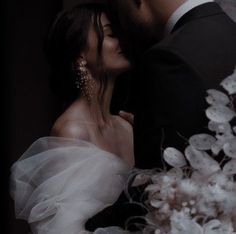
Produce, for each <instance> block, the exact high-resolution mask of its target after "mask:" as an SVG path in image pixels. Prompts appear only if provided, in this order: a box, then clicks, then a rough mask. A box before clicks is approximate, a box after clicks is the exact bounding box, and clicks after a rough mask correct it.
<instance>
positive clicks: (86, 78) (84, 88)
mask: <svg viewBox="0 0 236 234" xmlns="http://www.w3.org/2000/svg"><path fill="white" fill-rule="evenodd" d="M86 65H87V62H86V61H85V60H84V59H79V60H78V61H76V65H75V67H76V74H77V76H76V81H75V85H76V87H77V88H78V89H80V92H81V94H82V96H84V97H86V98H87V100H88V101H91V99H92V97H93V91H94V84H95V81H94V79H93V78H92V77H91V75H90V73H89V71H88V69H87V67H86Z"/></svg>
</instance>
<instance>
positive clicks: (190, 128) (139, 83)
mask: <svg viewBox="0 0 236 234" xmlns="http://www.w3.org/2000/svg"><path fill="white" fill-rule="evenodd" d="M235 65H236V24H235V23H234V22H233V21H232V20H231V19H230V18H229V17H228V16H227V15H226V14H225V13H224V12H223V11H222V9H221V8H220V7H219V6H218V5H217V4H216V3H206V4H203V5H200V6H198V7H196V8H194V9H192V10H191V11H189V12H188V13H186V14H185V15H184V16H183V17H182V18H181V19H180V20H179V21H178V22H177V24H176V26H175V27H174V29H173V31H172V32H171V34H170V35H168V36H167V37H165V39H163V40H162V41H161V42H160V43H157V44H156V45H154V46H153V47H152V48H150V49H149V50H148V51H147V52H146V53H145V54H144V55H143V57H142V59H141V60H140V61H139V64H137V66H136V69H135V74H136V75H134V79H133V83H132V84H131V87H132V88H133V89H134V90H135V93H134V95H133V97H132V98H131V100H132V101H131V102H130V104H131V108H132V109H134V114H135V121H134V144H135V158H136V166H137V167H139V168H154V167H162V160H161V150H162V148H164V147H167V146H174V147H177V148H179V149H183V148H184V147H185V144H186V139H188V137H189V136H191V135H193V134H195V133H199V132H206V130H207V129H206V128H207V119H206V117H205V108H206V107H207V105H206V102H205V96H206V90H207V89H209V88H219V84H220V82H221V80H222V79H223V78H225V77H226V76H228V75H230V74H231V73H232V72H233V70H234V68H235ZM184 138H186V139H184ZM135 193H136V199H137V200H139V198H138V192H137V191H136V192H135ZM124 202H125V198H124V195H122V196H121V197H120V199H119V201H118V202H117V203H116V204H115V205H114V206H113V207H109V208H107V209H106V210H105V211H104V212H101V213H100V214H98V215H97V216H96V217H94V218H93V219H91V220H89V222H88V223H87V227H88V228H89V229H94V228H95V227H98V226H107V225H120V226H123V225H124V223H125V220H126V218H127V217H129V216H134V215H136V214H138V213H139V214H141V213H142V211H141V213H140V210H139V209H138V207H135V206H134V205H126V204H125V203H124Z"/></svg>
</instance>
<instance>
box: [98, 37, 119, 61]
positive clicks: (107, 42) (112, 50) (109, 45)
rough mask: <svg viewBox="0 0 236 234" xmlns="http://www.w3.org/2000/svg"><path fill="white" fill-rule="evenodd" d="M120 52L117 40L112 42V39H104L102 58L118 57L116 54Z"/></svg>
mask: <svg viewBox="0 0 236 234" xmlns="http://www.w3.org/2000/svg"><path fill="white" fill-rule="evenodd" d="M119 50H120V47H119V43H118V40H115V39H114V40H113V39H112V38H111V39H110V38H109V39H104V42H103V51H102V53H103V57H104V58H105V57H106V56H108V55H109V56H116V55H118V52H119Z"/></svg>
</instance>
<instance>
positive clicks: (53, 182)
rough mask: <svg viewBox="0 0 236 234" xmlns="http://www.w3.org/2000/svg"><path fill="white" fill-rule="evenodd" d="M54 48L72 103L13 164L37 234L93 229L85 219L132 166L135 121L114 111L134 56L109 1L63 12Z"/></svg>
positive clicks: (59, 83) (22, 210)
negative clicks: (115, 27)
mask: <svg viewBox="0 0 236 234" xmlns="http://www.w3.org/2000/svg"><path fill="white" fill-rule="evenodd" d="M48 56H49V59H50V61H51V65H52V68H53V70H54V71H55V74H56V75H55V76H54V78H53V79H52V85H53V87H54V90H55V91H56V92H57V94H58V95H60V96H61V97H63V98H64V99H65V100H66V101H69V102H70V103H71V104H70V105H69V107H68V108H67V109H66V110H65V112H64V113H63V114H62V115H61V116H60V117H59V118H58V119H57V120H56V122H55V124H54V125H53V127H52V131H51V136H48V137H43V138H40V139H38V140H37V141H36V142H34V143H33V144H32V145H31V146H30V147H29V149H28V150H27V151H26V152H25V153H24V154H23V155H22V157H21V158H20V159H19V160H18V161H17V162H15V163H14V165H13V166H12V176H11V194H12V197H13V198H14V200H15V212H16V217H17V218H20V219H24V220H26V221H27V222H28V223H29V224H30V227H31V230H32V233H33V234H78V233H87V231H86V230H85V227H84V224H85V222H86V221H87V220H88V219H89V218H90V217H92V216H94V215H95V214H96V213H98V212H99V211H101V210H103V209H104V208H105V207H107V206H110V205H111V204H113V203H114V202H115V201H116V200H117V198H118V196H119V195H120V193H121V192H122V190H123V187H124V184H125V182H126V179H127V176H128V173H129V171H130V169H132V167H133V166H134V155H133V142H132V139H133V136H132V126H131V125H130V124H129V123H128V122H127V121H126V120H124V119H122V118H121V117H119V116H114V115H111V114H110V112H109V107H110V101H111V97H112V92H113V86H114V84H115V81H116V78H117V76H118V75H119V74H121V73H122V72H124V71H126V70H128V69H129V68H130V63H129V61H128V60H127V59H126V57H125V56H124V54H123V53H122V50H121V48H120V46H119V41H118V39H117V38H116V36H115V35H114V33H113V31H112V28H111V24H110V22H109V19H108V17H107V14H106V9H105V8H104V7H103V6H102V5H98V4H91V3H90V4H80V5H78V6H77V7H74V8H73V9H68V10H66V11H64V12H62V13H61V14H60V15H59V16H58V17H57V19H56V21H55V23H54V25H53V27H52V30H51V32H50V36H49V42H48ZM101 230H102V229H100V230H99V229H98V230H96V231H95V233H101ZM108 230H109V228H108ZM112 230H113V231H109V232H106V233H113V234H114V233H116V231H117V233H119V229H118V228H117V229H116V228H115V229H112ZM122 233H123V232H122Z"/></svg>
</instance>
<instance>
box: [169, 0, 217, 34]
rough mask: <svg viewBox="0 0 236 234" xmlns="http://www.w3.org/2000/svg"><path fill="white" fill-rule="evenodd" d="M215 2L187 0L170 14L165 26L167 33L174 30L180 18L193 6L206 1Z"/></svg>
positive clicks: (206, 0)
mask: <svg viewBox="0 0 236 234" xmlns="http://www.w3.org/2000/svg"><path fill="white" fill-rule="evenodd" d="M208 2H214V0H187V1H186V2H184V3H183V4H182V5H181V6H180V7H178V8H177V9H176V10H175V11H174V13H173V14H172V15H171V16H170V18H169V19H168V21H167V24H166V27H165V35H168V34H170V33H171V31H172V30H173V28H174V26H175V24H176V23H177V22H178V20H179V19H180V18H181V17H182V16H183V15H185V14H186V13H187V12H188V11H190V10H192V9H193V8H195V7H197V6H200V5H202V4H204V3H208Z"/></svg>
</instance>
